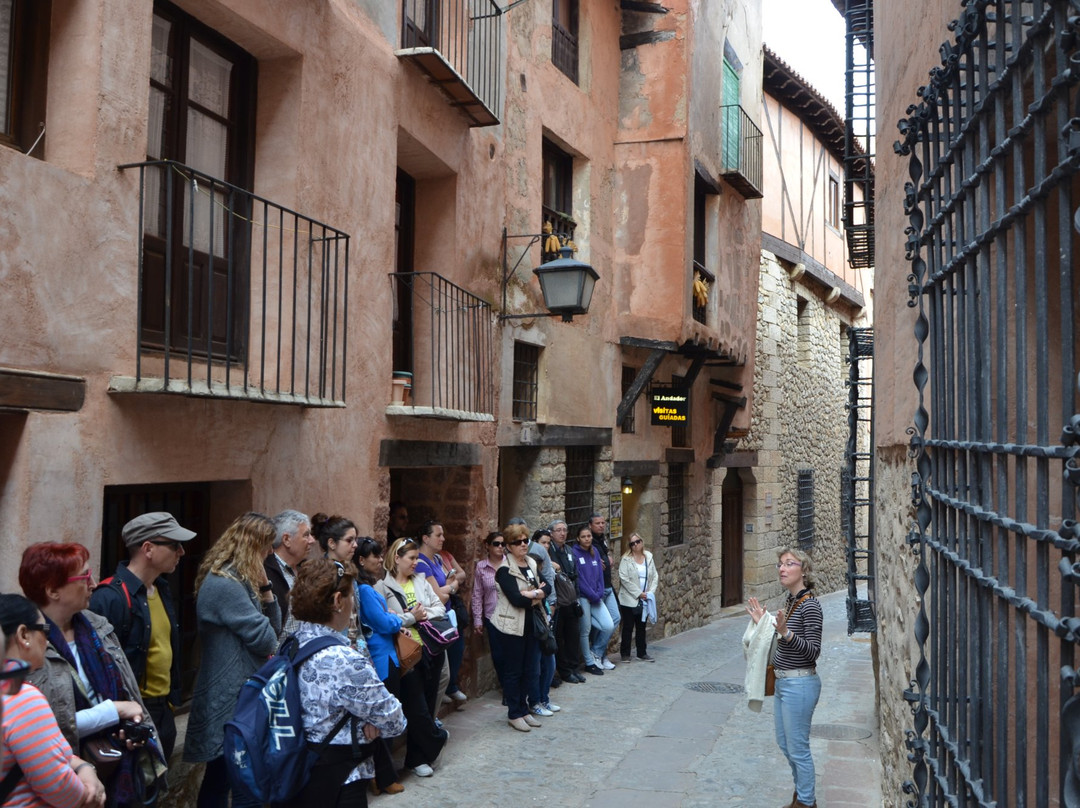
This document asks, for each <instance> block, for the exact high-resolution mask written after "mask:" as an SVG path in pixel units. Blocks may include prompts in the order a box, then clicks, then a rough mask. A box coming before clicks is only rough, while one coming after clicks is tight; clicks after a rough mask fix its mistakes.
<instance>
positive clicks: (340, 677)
mask: <svg viewBox="0 0 1080 808" xmlns="http://www.w3.org/2000/svg"><path fill="white" fill-rule="evenodd" d="M355 582H356V567H354V566H353V565H352V563H351V562H348V561H345V562H340V561H334V560H332V559H330V558H316V559H313V560H310V561H307V562H305V563H304V564H303V565H301V567H300V569H299V570H298V571H297V575H296V586H294V587H293V589H292V592H291V593H290V596H289V597H290V602H291V604H292V609H293V613H294V614H295V615H296V619H297V620H299V621H300V625H299V628H297V630H296V639H297V641H298V642H299V643H300V645H301V646H303V644H304V643H306V642H308V641H310V640H314V639H316V638H318V637H322V636H326V635H332V634H334V633H340V632H341V631H343V630H344V629H345V628H346V627H347V626H348V625H349V622H350V621H351V620H352V611H353V606H354V604H355V598H354V597H353V588H354V585H355ZM299 682H300V704H301V707H302V710H303V715H302V719H303V722H304V734H305V735H306V737H307V741H308V743H309V744H321V743H324V742H326V741H329V744H328V747H327V749H326V750H325V751H324V752H322V753H321V754H320V755H319V760H318V762H317V763H315V765H314V766H313V768H312V770H311V777H310V778H309V779H308V784H307V785H306V786H305V787H304V789H303V790H301V791H300V793H299V794H297V795H296V797H295V798H293V800H291V801H290V802H289V805H290V806H318V808H363V806H365V805H367V794H366V789H365V784H366V781H368V780H370V779H372V778H373V777H374V775H375V769H374V766H373V764H372V761H371V756H370V752H371V751H373V750H372V748H371V747H368V753H367V754H365V753H363V752H361V750H360V749H359V747H358V742H360V741H364V740H366V741H367V742H369V743H370V742H374V741H376V740H377V739H378V738H379V737H381V736H386V737H392V736H395V735H400V734H401V733H402V732H404V731H405V716H404V714H403V713H402V710H401V704H400V703H399V702H398V700H397V699H396V698H394V697H393V696H392V695H390V693H389V692H388V691H387V689H386V687H385V686H384V685H383V683H382V681H381V680H380V679H379V674H378V672H377V671H376V670H375V668H374V667H373V666H372V664H371V660H370V659H369V658H368V657H367V655H365V654H362V653H360V652H359V651H357V650H356V649H354V648H351V647H350V646H348V645H346V644H345V643H344V642H342V643H341V644H338V645H331V646H330V647H328V648H324V649H322V650H321V651H316V652H315V653H314V654H313V655H312V656H311V658H310V659H308V660H307V662H305V663H304V668H303V673H302V675H301V676H300V677H299ZM343 719H347V720H346V722H345V723H344V724H342V723H341V721H342V720H343ZM335 728H336V732H335ZM332 733H333V735H332V737H331V734H332Z"/></svg>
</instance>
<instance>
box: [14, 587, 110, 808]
mask: <svg viewBox="0 0 1080 808" xmlns="http://www.w3.org/2000/svg"><path fill="white" fill-rule="evenodd" d="M0 629H2V630H3V636H4V638H5V643H4V655H5V657H6V659H5V662H4V665H3V670H2V672H0V694H2V695H3V705H4V710H3V723H2V731H3V749H4V754H3V760H2V761H0V783H3V784H4V785H0V805H9V804H10V805H19V806H25V807H26V808H39V806H40V807H41V808H44V806H53V808H88V807H89V808H92V807H93V806H100V805H104V804H105V787H104V786H103V785H102V784H101V782H100V781H99V780H98V778H97V772H96V771H95V770H94V767H93V766H92V765H91V764H89V763H87V762H86V761H84V760H81V759H80V758H78V757H75V756H74V755H72V754H71V745H70V744H69V743H68V742H67V740H65V739H64V736H63V734H62V733H61V732H60V727H59V725H58V724H57V723H56V717H55V716H54V715H53V713H52V710H51V709H50V707H49V703H48V701H46V700H45V697H44V696H43V695H42V693H41V691H40V690H38V689H37V688H36V687H34V686H33V685H31V684H25V685H24V684H23V681H24V680H25V678H26V676H27V674H29V673H30V672H31V671H36V670H40V669H41V667H42V666H43V665H44V664H45V649H46V647H47V646H48V640H47V638H46V634H47V631H48V627H47V625H46V623H45V617H44V615H42V614H41V612H40V611H38V608H37V607H36V606H35V605H34V604H33V603H31V602H30V601H29V600H27V599H26V598H24V597H23V596H22V595H0ZM16 767H18V769H19V771H21V774H19V773H16V774H14V775H11V772H12V771H13V770H15V769H16ZM9 776H10V777H11V779H10V780H9V779H8V777H9ZM8 788H10V790H7V789H8ZM5 791H6V793H5Z"/></svg>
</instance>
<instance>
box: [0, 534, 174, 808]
mask: <svg viewBox="0 0 1080 808" xmlns="http://www.w3.org/2000/svg"><path fill="white" fill-rule="evenodd" d="M89 561H90V552H89V551H88V550H87V549H86V548H85V547H83V546H82V545H81V544H62V543H58V542H40V543H38V544H31V545H30V546H29V547H27V548H26V550H25V551H24V552H23V557H22V563H21V564H20V565H19V585H20V586H22V589H23V593H24V594H25V595H26V597H27V598H29V599H30V600H31V601H33V603H34V604H35V605H36V606H37V607H38V608H39V609H41V613H42V615H44V617H45V625H46V627H47V629H48V630H47V632H46V637H47V639H48V645H47V646H46V648H45V664H44V665H43V666H42V667H41V668H40V669H39V670H37V671H34V672H33V673H32V674H31V675H30V677H29V681H30V682H31V683H32V684H33V685H35V686H36V687H37V688H38V689H39V690H40V691H41V692H42V693H44V694H45V698H46V700H47V701H48V702H49V706H50V707H51V708H52V710H53V713H54V714H55V715H56V721H57V724H59V726H60V731H61V732H62V733H63V734H64V737H65V738H66V739H67V741H68V743H69V744H71V747H72V749H79V748H80V746H81V744H80V741H85V740H87V739H89V738H92V737H107V738H116V739H117V741H118V745H119V746H120V747H121V748H123V749H124V750H126V752H127V753H128V754H124V755H123V759H122V761H121V763H120V765H119V767H118V768H117V771H116V773H115V774H114V775H113V776H112V778H111V779H110V781H109V782H107V783H105V787H106V790H107V792H108V798H109V804H110V805H112V804H120V805H124V804H128V803H132V802H136V801H140V802H144V801H146V799H147V796H148V795H147V794H146V793H145V790H146V788H147V786H149V785H150V784H151V783H152V782H153V779H156V777H155V778H152V779H151V780H150V783H147V782H146V778H144V774H143V770H142V767H141V766H140V764H139V761H138V759H137V755H136V754H134V752H135V751H136V749H137V747H136V745H134V744H132V743H131V742H130V741H126V742H125V739H124V733H123V730H121V729H120V726H121V722H122V721H129V722H134V723H141V722H144V721H145V722H147V723H149V724H150V726H151V728H153V723H152V722H151V721H150V717H149V716H148V715H147V713H146V708H145V707H144V706H143V703H142V698H141V697H140V695H139V684H138V682H137V681H136V679H135V674H134V673H132V671H131V666H130V665H129V664H128V660H127V657H126V656H125V655H124V651H123V648H122V646H121V645H120V641H119V640H118V639H117V637H116V634H115V632H114V631H113V627H112V625H111V624H110V623H109V621H108V620H106V619H105V618H104V617H101V616H100V615H98V614H95V613H94V612H91V611H89V609H88V608H87V607H88V606H89V605H90V592H91V591H92V590H93V588H94V584H95V582H94V573H93V572H92V571H91V569H90V563H89ZM148 746H149V748H150V751H151V754H150V765H151V766H152V767H153V770H154V775H156V776H160V775H162V774H164V772H165V761H164V759H163V757H162V755H161V751H160V748H158V746H157V744H156V741H155V740H154V739H153V737H152V738H151V740H150V741H149V742H148Z"/></svg>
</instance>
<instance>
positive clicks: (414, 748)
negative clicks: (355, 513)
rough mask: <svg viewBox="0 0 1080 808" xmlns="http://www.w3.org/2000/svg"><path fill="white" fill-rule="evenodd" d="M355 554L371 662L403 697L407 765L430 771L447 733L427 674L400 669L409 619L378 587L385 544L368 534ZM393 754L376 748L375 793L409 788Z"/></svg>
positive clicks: (381, 574) (383, 570)
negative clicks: (428, 690)
mask: <svg viewBox="0 0 1080 808" xmlns="http://www.w3.org/2000/svg"><path fill="white" fill-rule="evenodd" d="M356 557H357V560H358V561H359V565H358V566H359V572H358V573H357V581H358V582H359V584H360V603H361V607H362V608H363V611H364V621H365V623H366V625H367V626H368V627H370V629H371V636H370V637H369V639H368V650H369V651H370V652H371V661H372V664H373V665H374V666H375V671H376V672H377V673H378V674H379V678H380V679H382V681H383V684H384V685H386V689H387V690H389V691H390V692H391V693H392V694H393V695H394V696H396V697H397V699H398V700H399V701H400V702H401V709H402V710H404V711H405V718H406V719H408V722H409V725H408V728H407V729H406V733H405V766H406V767H407V768H410V769H412V770H413V771H414V772H415V771H416V770H417V769H418V768H420V767H422V766H423V767H426V768H425V769H422V770H421V772H422V773H426V772H427V770H428V769H431V764H432V763H434V762H435V759H436V758H438V757H439V753H440V752H442V749H443V746H445V745H446V739H447V737H448V735H447V733H446V731H445V730H441V729H439V728H438V727H437V726H436V725H435V719H434V718H433V717H432V715H431V712H430V711H429V710H428V703H427V696H426V695H425V692H424V678H423V673H422V672H421V671H420V670H418V668H412V669H411V670H408V671H405V672H402V670H401V667H400V660H399V659H398V656H397V649H396V648H395V646H394V637H396V636H397V634H398V633H399V632H400V631H402V629H403V627H404V625H405V621H404V619H403V617H402V616H401V615H400V614H395V613H394V612H392V611H390V609H389V607H388V605H387V602H386V597H385V596H384V595H382V594H381V593H379V592H378V591H377V590H376V589H375V587H376V586H377V585H378V582H379V581H380V580H381V579H382V577H383V575H384V574H385V572H386V568H385V567H384V566H383V549H382V545H381V544H379V543H378V542H377V541H375V540H374V539H370V538H363V539H361V540H360V543H359V544H358V545H357V548H356ZM406 630H407V629H406ZM387 749H388V748H387ZM389 757H390V756H389V753H388V751H387V753H386V754H385V755H383V753H382V752H380V751H376V755H375V781H374V783H373V786H374V790H375V793H376V794H377V793H379V792H380V791H385V792H386V793H387V794H397V793H399V792H401V791H403V790H404V787H403V786H402V785H401V783H399V782H398V781H397V773H396V772H395V771H394V767H393V761H392V760H389ZM432 771H434V770H432Z"/></svg>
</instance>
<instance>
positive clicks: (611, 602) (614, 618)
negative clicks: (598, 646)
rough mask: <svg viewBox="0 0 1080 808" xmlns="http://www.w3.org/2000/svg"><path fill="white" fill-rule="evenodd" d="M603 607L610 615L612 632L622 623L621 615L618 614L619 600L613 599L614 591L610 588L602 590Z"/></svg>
mask: <svg viewBox="0 0 1080 808" xmlns="http://www.w3.org/2000/svg"><path fill="white" fill-rule="evenodd" d="M604 606H605V607H607V610H608V614H610V615H611V629H612V631H614V630H615V629H616V628H618V627H619V623H621V622H622V615H620V614H619V599H618V598H617V597H615V590H614V589H611V588H610V587H609V588H607V589H605V590H604Z"/></svg>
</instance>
